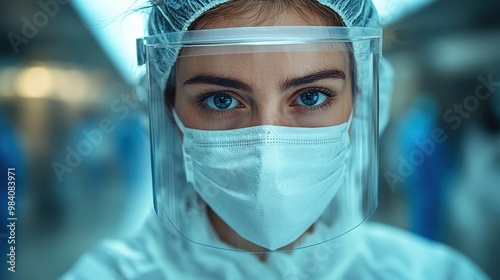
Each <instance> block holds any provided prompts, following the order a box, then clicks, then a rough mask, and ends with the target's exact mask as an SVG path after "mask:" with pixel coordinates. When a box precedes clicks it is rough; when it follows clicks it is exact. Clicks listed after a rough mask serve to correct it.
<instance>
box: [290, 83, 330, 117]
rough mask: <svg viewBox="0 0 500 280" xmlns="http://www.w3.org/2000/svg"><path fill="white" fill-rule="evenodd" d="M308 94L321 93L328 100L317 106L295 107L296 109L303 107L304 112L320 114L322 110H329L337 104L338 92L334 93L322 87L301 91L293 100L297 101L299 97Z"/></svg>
mask: <svg viewBox="0 0 500 280" xmlns="http://www.w3.org/2000/svg"><path fill="white" fill-rule="evenodd" d="M306 92H319V93H321V94H324V95H326V99H325V101H324V102H323V103H321V104H320V105H317V106H304V105H298V104H297V105H294V106H296V107H301V108H302V109H304V110H307V111H309V112H313V113H315V112H319V111H321V110H324V109H327V108H329V107H330V106H332V105H333V104H334V103H336V102H337V98H336V97H337V95H338V93H337V92H336V91H332V90H330V89H327V88H322V87H312V88H307V89H305V90H299V92H298V93H297V94H296V95H295V96H294V98H293V100H295V99H296V98H297V97H299V96H300V95H301V94H303V93H306Z"/></svg>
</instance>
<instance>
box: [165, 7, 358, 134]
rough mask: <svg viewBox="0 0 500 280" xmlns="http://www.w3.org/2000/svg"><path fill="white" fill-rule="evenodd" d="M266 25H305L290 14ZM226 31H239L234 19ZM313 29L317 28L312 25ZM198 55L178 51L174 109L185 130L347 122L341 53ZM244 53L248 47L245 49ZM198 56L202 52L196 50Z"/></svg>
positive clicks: (346, 70)
mask: <svg viewBox="0 0 500 280" xmlns="http://www.w3.org/2000/svg"><path fill="white" fill-rule="evenodd" d="M273 21H274V24H269V23H267V24H266V23H265V22H264V23H263V25H264V24H266V25H311V23H310V22H305V21H301V20H300V18H298V17H297V16H296V15H288V16H287V15H286V12H285V13H283V14H282V15H281V17H280V18H278V19H273ZM226 24H227V26H220V24H219V25H218V26H211V27H210V28H220V27H235V26H244V23H242V22H238V20H237V19H235V20H232V21H228V22H227V23H226ZM318 25H319V24H318ZM287 47H288V48H289V49H290V48H293V47H291V46H284V47H282V48H281V50H278V51H273V52H262V51H261V52H254V53H234V51H235V50H236V48H237V47H226V48H232V49H228V51H229V52H233V53H232V54H224V55H199V53H200V50H199V49H198V50H197V49H186V48H185V49H183V50H182V52H181V56H180V58H179V59H178V62H177V65H176V89H175V110H176V113H177V114H178V115H179V118H180V119H181V120H182V122H183V124H184V125H185V126H186V127H190V128H195V129H205V130H226V129H235V128H242V127H249V126H257V125H280V126H295V127H297V126H300V127H321V126H332V125H337V124H340V123H343V122H345V121H347V119H348V118H349V114H350V112H351V108H352V86H351V84H352V82H351V79H352V77H351V69H350V61H349V55H348V53H347V52H340V51H331V50H328V47H325V46H319V45H318V46H313V47H312V48H314V51H310V50H309V51H304V50H303V49H302V50H293V51H283V50H285V49H286V48H287ZM247 48H248V47H247ZM201 51H202V50H201Z"/></svg>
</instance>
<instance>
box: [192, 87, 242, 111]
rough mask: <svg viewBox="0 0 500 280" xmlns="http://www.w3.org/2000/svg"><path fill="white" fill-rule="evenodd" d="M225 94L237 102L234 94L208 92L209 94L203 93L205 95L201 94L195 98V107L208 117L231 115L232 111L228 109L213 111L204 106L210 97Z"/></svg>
mask: <svg viewBox="0 0 500 280" xmlns="http://www.w3.org/2000/svg"><path fill="white" fill-rule="evenodd" d="M222 93H223V94H227V95H229V96H231V98H234V99H236V100H238V98H236V97H235V96H234V94H232V93H231V92H228V91H210V92H205V93H201V94H200V95H198V96H196V100H195V102H196V105H197V106H198V108H199V109H200V110H201V111H203V113H206V114H208V115H217V116H224V115H226V114H228V113H231V112H233V109H230V110H214V109H212V108H210V107H208V106H207V105H206V104H205V100H207V99H208V98H209V97H212V96H214V95H216V94H222Z"/></svg>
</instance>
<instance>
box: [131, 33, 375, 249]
mask: <svg viewBox="0 0 500 280" xmlns="http://www.w3.org/2000/svg"><path fill="white" fill-rule="evenodd" d="M380 36H381V30H380V29H376V28H359V27H352V28H347V27H326V26H311V27H297V26H293V27H240V28H227V29H212V30H195V31H185V32H174V33H165V34H160V35H155V36H150V37H146V38H143V39H139V40H138V59H139V64H145V65H146V67H147V81H148V83H149V99H148V103H149V104H148V107H149V118H150V133H151V147H152V150H151V151H152V171H153V192H154V208H155V211H156V213H157V215H158V216H159V217H160V219H161V220H162V221H163V223H164V224H165V225H167V226H168V228H170V229H173V231H174V232H176V233H178V234H179V235H180V236H182V238H185V239H187V240H189V241H191V242H194V243H198V244H201V245H206V246H210V247H215V248H221V249H227V250H235V251H245V252H248V251H251V252H268V251H277V250H291V249H298V248H304V247H308V246H312V245H316V244H319V243H321V242H325V241H328V240H331V239H334V238H336V237H339V236H341V235H343V234H345V233H347V232H349V231H351V230H353V229H354V228H356V227H357V226H359V225H360V224H361V223H363V221H365V220H366V219H367V218H368V217H369V216H370V215H371V214H372V213H373V212H374V210H375V209H376V207H377V182H378V154H377V139H378V72H377V71H378V61H379V55H380ZM207 232H208V234H209V235H210V234H212V235H213V236H215V238H209V237H207ZM249 244H250V245H249Z"/></svg>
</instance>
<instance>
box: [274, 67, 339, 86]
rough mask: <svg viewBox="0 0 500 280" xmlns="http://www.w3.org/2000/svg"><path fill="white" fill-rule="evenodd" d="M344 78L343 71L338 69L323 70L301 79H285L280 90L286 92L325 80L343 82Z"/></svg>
mask: <svg viewBox="0 0 500 280" xmlns="http://www.w3.org/2000/svg"><path fill="white" fill-rule="evenodd" d="M345 78H346V76H345V73H344V71H342V70H340V69H329V70H323V71H319V72H316V73H312V74H309V75H306V76H303V77H298V78H293V79H287V80H286V81H285V82H284V83H283V84H282V85H281V90H282V91H285V90H288V89H290V88H294V87H299V86H302V85H307V84H311V83H314V82H317V81H321V80H327V79H340V80H345Z"/></svg>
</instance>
